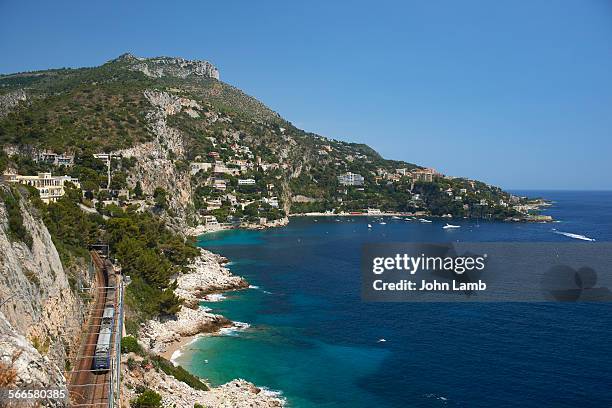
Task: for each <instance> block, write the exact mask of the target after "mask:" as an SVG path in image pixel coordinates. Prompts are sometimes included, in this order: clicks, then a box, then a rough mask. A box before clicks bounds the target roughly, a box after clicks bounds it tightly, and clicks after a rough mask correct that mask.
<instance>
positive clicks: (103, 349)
mask: <svg viewBox="0 0 612 408" xmlns="http://www.w3.org/2000/svg"><path fill="white" fill-rule="evenodd" d="M114 321H115V308H114V307H113V306H106V307H105V308H104V313H103V314H102V321H101V323H100V330H99V332H98V341H97V342H96V350H95V352H94V356H93V370H94V371H99V372H103V371H108V370H109V369H110V362H111V356H110V353H111V346H112V341H113V339H112V337H113V325H114Z"/></svg>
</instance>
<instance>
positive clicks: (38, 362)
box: [0, 185, 90, 388]
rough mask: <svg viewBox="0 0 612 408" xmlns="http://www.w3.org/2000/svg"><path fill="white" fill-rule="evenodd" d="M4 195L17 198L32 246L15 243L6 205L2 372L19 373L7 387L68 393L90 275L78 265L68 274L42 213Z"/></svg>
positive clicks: (0, 288) (1, 207)
mask: <svg viewBox="0 0 612 408" xmlns="http://www.w3.org/2000/svg"><path fill="white" fill-rule="evenodd" d="M0 190H1V191H0V192H1V193H2V197H7V195H11V196H17V199H18V200H19V201H18V202H19V211H20V213H21V217H22V220H23V227H24V228H25V231H27V233H28V234H29V236H31V242H27V243H26V242H22V241H19V240H17V239H15V237H14V236H13V235H14V234H12V232H11V230H10V225H9V214H8V211H7V205H6V202H5V201H4V200H3V199H0V264H1V273H0V276H1V278H0V344H1V345H2V347H0V364H2V367H0V371H2V370H3V369H4V370H7V371H11V372H13V373H15V377H14V378H13V380H12V381H7V383H6V384H4V386H5V387H6V386H10V385H16V386H18V387H20V388H22V387H34V386H39V387H64V386H65V383H66V380H65V378H64V371H65V370H66V369H68V368H70V365H71V362H70V361H71V360H70V359H71V357H73V356H74V353H75V352H76V350H77V348H78V340H79V334H80V328H81V325H82V324H83V321H84V317H85V315H84V314H85V303H84V300H83V298H82V297H81V296H80V295H79V292H78V290H77V286H78V284H79V282H80V283H83V284H85V285H89V284H90V282H89V281H88V277H87V271H86V270H85V269H84V268H83V267H80V266H78V265H74V266H73V267H72V268H71V270H66V269H64V267H63V266H62V263H61V261H60V257H59V255H58V252H57V250H56V248H55V245H54V244H53V241H52V239H51V236H50V234H49V231H48V230H47V228H46V227H45V225H44V223H43V221H42V220H41V219H40V218H39V215H38V214H37V210H36V209H35V208H33V206H32V205H30V204H29V203H28V202H27V200H26V199H25V198H24V197H23V196H22V197H19V196H20V194H19V192H17V191H16V190H13V191H11V190H10V189H9V188H7V187H5V186H2V185H0ZM25 194H27V192H25V191H22V193H21V195H25Z"/></svg>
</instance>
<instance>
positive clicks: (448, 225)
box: [442, 223, 461, 229]
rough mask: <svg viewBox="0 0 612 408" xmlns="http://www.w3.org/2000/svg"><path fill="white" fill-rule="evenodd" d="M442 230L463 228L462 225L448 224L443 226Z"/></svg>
mask: <svg viewBox="0 0 612 408" xmlns="http://www.w3.org/2000/svg"><path fill="white" fill-rule="evenodd" d="M442 228H444V229H452V228H461V225H453V224H449V223H446V225H445V226H443V227H442Z"/></svg>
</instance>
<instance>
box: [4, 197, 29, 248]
mask: <svg viewBox="0 0 612 408" xmlns="http://www.w3.org/2000/svg"><path fill="white" fill-rule="evenodd" d="M20 198H21V196H20V194H19V192H18V191H17V189H15V188H13V189H7V190H4V189H0V199H2V201H3V202H4V207H5V208H6V212H7V216H8V228H9V231H8V232H9V237H10V238H11V239H12V240H14V241H21V242H23V243H25V244H26V245H27V246H28V247H30V248H31V247H32V243H33V240H32V235H31V234H30V232H29V231H28V230H27V229H26V227H25V226H24V225H23V216H22V214H21V208H20V206H19V200H20Z"/></svg>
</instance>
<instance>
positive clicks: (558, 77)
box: [0, 0, 612, 189]
mask: <svg viewBox="0 0 612 408" xmlns="http://www.w3.org/2000/svg"><path fill="white" fill-rule="evenodd" d="M0 38H2V40H0V55H1V56H2V57H1V58H0V73H9V72H16V71H24V70H35V69H45V68H51V67H62V66H66V67H78V66H92V65H99V64H101V63H103V62H104V61H106V60H109V59H112V58H114V57H116V56H118V55H119V54H121V53H124V52H128V51H129V52H132V53H134V54H136V55H139V56H157V55H171V56H182V57H185V58H192V59H206V60H209V61H211V62H212V63H214V64H215V65H216V66H217V67H219V69H220V71H221V79H222V80H224V81H225V82H228V83H230V84H232V85H235V86H237V87H239V88H241V89H242V90H244V91H245V92H247V93H249V94H251V95H253V96H255V97H257V98H258V99H260V100H261V101H263V102H264V103H266V104H267V105H268V106H270V107H271V108H272V109H274V110H276V111H277V112H279V113H280V114H281V115H282V116H284V117H285V118H287V119H288V120H290V121H292V122H293V123H294V124H295V125H297V126H298V127H301V128H303V129H305V130H308V131H313V132H317V133H320V134H322V135H325V136H328V137H333V138H337V139H342V140H348V141H357V142H362V143H367V144H369V145H370V146H372V147H374V148H375V149H376V150H378V151H379V152H380V153H381V154H383V156H385V157H387V158H392V159H401V160H406V161H410V162H414V163H418V164H422V165H426V166H432V167H435V168H437V169H439V170H440V171H442V172H444V173H447V174H451V175H457V176H467V177H471V178H476V179H481V180H483V181H486V182H490V183H494V184H497V185H500V186H502V187H504V188H521V189H525V188H527V189H612V177H610V175H611V174H612V164H611V163H612V158H611V155H612V3H611V2H609V1H608V0H556V1H551V0H546V1H544V0H525V1H507V2H491V1H486V0H482V1H470V0H466V1H461V2H458V1H450V0H449V1H441V0H440V1H418V2H417V1H397V2H388V1H382V2H371V1H368V2H360V1H352V2H348V1H346V2H340V1H337V2H329V1H309V2H300V3H297V2H291V1H262V2H254V1H244V2H239V1H222V2H220V1H216V2H203V1H193V2H186V1H185V2H180V1H179V2H163V3H162V2H159V3H156V2H153V1H117V2H114V1H104V2H97V3H96V4H93V2H84V1H74V2H65V1H60V0H58V1H53V2H43V1H40V2H29V1H19V2H17V1H11V2H9V1H6V0H0Z"/></svg>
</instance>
